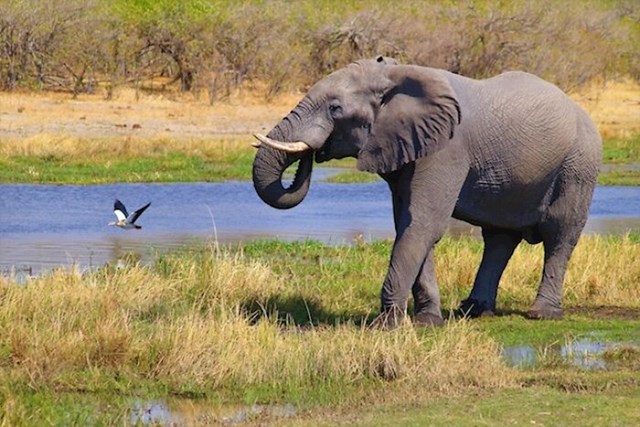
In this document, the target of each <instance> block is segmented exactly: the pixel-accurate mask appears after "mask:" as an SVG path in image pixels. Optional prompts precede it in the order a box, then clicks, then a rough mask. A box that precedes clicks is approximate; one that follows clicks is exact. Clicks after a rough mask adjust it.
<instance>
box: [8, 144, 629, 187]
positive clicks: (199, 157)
mask: <svg viewBox="0 0 640 427" xmlns="http://www.w3.org/2000/svg"><path fill="white" fill-rule="evenodd" d="M250 142H251V137H248V136H247V137H241V136H236V137H220V136H216V137H211V138H203V137H199V138H190V139H186V140H185V139H172V138H168V137H155V138H154V137H148V138H145V137H134V136H126V137H109V138H81V137H70V136H67V137H54V136H49V135H38V136H34V137H30V138H26V139H11V138H7V139H4V140H1V141H0V182H1V183H33V184H105V183H111V182H223V181H227V180H249V179H251V165H252V162H253V156H254V153H255V150H254V149H253V148H252V147H251V146H250ZM639 147H640V136H639V135H634V136H632V137H629V138H624V137H615V138H610V139H607V140H605V144H604V154H603V161H604V162H605V164H607V165H613V166H614V167H616V166H617V167H620V166H621V165H629V164H640V149H639ZM327 165H329V166H340V167H345V172H342V173H339V174H337V175H335V176H332V177H330V178H329V179H328V181H329V182H335V183H359V182H371V181H375V180H377V179H379V178H378V176H377V175H374V174H370V173H365V172H358V171H356V170H355V160H354V159H345V160H340V161H334V162H331V163H328V164H327ZM598 183H599V184H600V185H640V170H638V169H635V170H624V169H621V170H615V169H613V170H609V171H605V172H602V173H601V174H600V176H599V178H598Z"/></svg>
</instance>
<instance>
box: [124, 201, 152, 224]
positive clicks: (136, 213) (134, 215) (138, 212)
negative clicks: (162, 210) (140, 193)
mask: <svg viewBox="0 0 640 427" xmlns="http://www.w3.org/2000/svg"><path fill="white" fill-rule="evenodd" d="M150 205H151V202H149V203H147V204H146V205H144V206H143V207H141V208H140V209H136V210H135V211H134V212H133V213H132V214H131V215H129V216H128V217H127V221H128V222H130V223H131V224H133V223H135V222H136V220H137V219H138V217H139V216H140V215H142V212H144V211H145V210H146V209H147V208H148V207H149V206H150Z"/></svg>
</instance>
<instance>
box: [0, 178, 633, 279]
mask: <svg viewBox="0 0 640 427" xmlns="http://www.w3.org/2000/svg"><path fill="white" fill-rule="evenodd" d="M315 175H316V177H321V175H322V174H315ZM311 187H312V188H311V190H310V191H309V195H308V196H307V198H306V199H305V201H304V202H303V203H301V204H300V205H299V206H298V207H296V208H294V209H290V210H277V209H273V208H270V207H269V206H267V205H266V204H264V203H263V202H262V201H261V200H260V199H259V198H258V196H257V195H256V194H255V191H254V189H253V185H252V184H251V183H250V182H228V183H189V184H114V185H99V186H74V185H63V186H60V185H0V271H3V272H7V271H8V270H9V269H11V268H12V267H16V266H29V267H30V268H32V269H33V274H38V273H39V272H41V271H43V270H45V271H46V270H49V269H51V268H54V267H56V266H61V265H70V264H73V263H75V264H77V265H78V266H80V267H82V268H86V267H96V266H101V265H104V263H105V262H114V261H116V260H117V259H119V258H121V257H123V256H124V255H126V254H128V253H132V252H133V253H136V254H138V255H139V256H140V258H141V260H142V261H143V262H146V261H148V260H149V259H151V258H152V257H153V255H154V254H155V253H156V252H157V251H159V250H167V249H172V248H178V247H181V246H185V245H189V244H191V243H193V242H195V241H202V240H203V239H214V236H215V237H217V239H218V241H219V242H221V243H226V242H235V241H241V240H249V239H259V238H278V239H283V240H304V239H316V240H320V241H323V242H327V243H330V244H339V243H351V242H352V241H353V240H354V239H356V238H359V239H364V240H372V239H381V238H392V237H393V235H394V232H393V222H392V219H391V215H392V214H391V201H390V195H389V190H388V188H387V186H386V184H385V183H384V182H382V181H378V182H374V183H370V184H330V183H325V182H319V181H318V180H315V179H314V182H313V183H312V185H311ZM116 197H118V198H120V199H121V200H122V201H123V202H124V203H125V204H126V205H127V206H130V207H136V206H142V205H143V204H144V203H146V202H148V201H151V202H152V204H151V207H150V208H149V209H148V210H147V211H146V212H145V214H144V215H143V216H142V217H141V218H140V220H139V223H140V225H142V227H143V228H142V230H121V229H117V228H115V227H108V226H107V223H108V222H110V221H113V220H114V218H115V217H114V215H113V211H112V209H113V199H114V198H116ZM630 230H640V188H636V187H602V188H597V189H596V193H595V197H594V202H593V205H592V209H591V216H590V218H589V221H588V223H587V227H586V230H585V231H586V232H587V233H601V234H605V233H607V234H621V233H626V232H628V231H630ZM214 231H216V232H217V233H214ZM450 232H451V233H453V234H472V235H478V229H477V228H474V227H471V226H469V225H467V224H465V223H462V222H459V221H452V222H451V225H450Z"/></svg>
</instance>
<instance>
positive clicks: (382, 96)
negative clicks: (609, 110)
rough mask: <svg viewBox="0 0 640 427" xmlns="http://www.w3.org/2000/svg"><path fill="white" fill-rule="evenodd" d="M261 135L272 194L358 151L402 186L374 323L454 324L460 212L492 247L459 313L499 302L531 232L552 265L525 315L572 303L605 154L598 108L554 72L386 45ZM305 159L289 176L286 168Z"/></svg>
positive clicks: (282, 194) (301, 191) (263, 180)
mask: <svg viewBox="0 0 640 427" xmlns="http://www.w3.org/2000/svg"><path fill="white" fill-rule="evenodd" d="M255 136H256V138H258V140H259V142H258V143H256V144H255V145H256V146H257V148H258V150H257V152H256V156H255V158H254V162H253V184H254V188H255V190H256V192H257V194H258V196H259V197H260V198H261V199H262V200H263V201H264V202H265V203H267V204H268V205H270V206H272V207H274V208H278V209H289V208H292V207H294V206H296V205H297V204H299V203H300V202H301V201H302V200H303V199H304V198H305V196H306V194H307V192H308V190H309V185H310V177H311V174H312V169H313V160H314V158H315V161H316V162H318V163H321V162H325V161H327V160H330V159H339V158H344V157H354V158H356V162H357V168H358V169H359V170H362V171H368V172H371V173H375V174H378V175H379V176H380V177H382V179H384V180H385V181H386V182H387V184H388V187H389V189H390V192H391V198H392V204H393V220H394V225H395V231H396V237H395V240H394V242H393V247H392V250H391V257H390V261H389V265H388V271H387V274H386V277H385V279H384V282H383V285H382V290H381V295H380V299H381V312H380V315H379V316H378V317H377V319H376V321H375V322H374V323H377V324H379V325H381V326H383V327H394V326H397V325H398V324H399V323H400V322H402V321H404V319H405V318H406V316H407V307H408V300H409V298H410V296H411V295H410V293H411V294H412V296H413V302H414V304H413V305H414V315H413V323H414V324H417V325H431V326H441V325H443V324H444V320H443V316H442V310H441V301H440V293H439V289H438V286H437V282H436V277H435V271H434V245H436V243H437V242H438V241H439V240H440V239H441V237H442V236H443V234H444V233H445V231H446V229H447V225H448V221H449V218H450V217H453V218H457V219H459V220H462V221H465V222H468V223H470V224H472V225H475V226H478V227H480V228H481V231H482V239H483V243H484V248H483V254H482V259H481V262H480V265H479V268H478V271H477V274H476V277H475V280H474V282H473V285H472V287H471V291H470V294H469V296H468V297H467V298H466V299H464V300H462V301H461V302H460V305H459V309H458V310H459V312H462V313H464V314H465V315H466V316H468V317H478V316H484V315H492V314H495V312H496V298H497V291H498V285H499V281H500V278H501V276H502V273H503V271H504V269H505V267H506V265H507V263H508V261H509V259H510V258H511V256H512V254H513V252H514V250H515V249H516V247H517V246H518V245H519V244H520V243H521V241H522V240H525V241H527V242H529V243H530V244H537V243H542V244H543V248H544V266H543V273H542V277H541V280H540V284H539V287H538V291H537V295H536V297H535V300H534V301H533V303H532V305H530V306H529V309H528V311H527V312H526V313H525V315H526V316H527V317H528V318H531V319H558V318H562V316H563V307H562V293H563V291H562V287H563V282H564V276H565V272H566V269H567V264H568V261H569V258H570V256H571V254H572V252H573V249H574V247H575V246H576V244H577V242H578V239H579V237H580V234H581V232H582V229H583V227H584V225H585V223H586V220H587V215H588V211H589V206H590V203H591V198H592V195H593V191H594V187H595V184H596V177H597V175H598V172H599V167H600V162H601V157H602V141H601V138H600V135H599V132H598V130H597V128H596V126H595V124H594V123H593V121H592V120H591V119H590V118H589V116H588V115H587V114H586V113H585V112H584V111H583V110H582V109H581V108H580V107H579V106H578V105H577V104H576V103H574V102H573V101H572V100H571V99H570V98H569V97H568V96H567V95H566V94H565V93H564V92H563V91H562V90H560V89H559V88H558V87H556V86H555V85H553V84H551V83H549V82H547V81H545V80H543V79H541V78H539V77H537V76H534V75H532V74H529V73H526V72H522V71H508V72H505V73H502V74H500V75H497V76H494V77H491V78H487V79H483V80H476V79H471V78H467V77H464V76H461V75H457V74H453V73H451V72H448V71H446V70H442V69H436V68H429V67H425V66H419V65H410V64H399V63H397V62H396V61H394V60H392V59H389V58H384V57H377V58H372V59H363V60H360V61H357V62H355V63H352V64H350V65H348V66H346V67H344V68H341V69H338V70H336V71H334V72H332V73H331V74H329V75H328V76H327V77H325V78H323V79H321V80H320V81H318V82H317V83H315V84H314V85H313V86H312V87H311V88H310V89H309V91H308V93H307V94H306V95H305V96H304V97H303V99H302V100H301V101H300V102H299V103H298V104H297V105H296V106H295V107H294V108H293V110H292V111H291V112H290V113H288V114H287V115H286V117H284V118H283V119H282V120H281V121H280V122H278V123H277V124H276V125H275V126H274V127H273V129H271V130H270V131H269V132H268V133H267V135H266V136H264V135H259V134H256V135H255ZM295 162H298V165H297V170H296V173H295V177H294V179H293V181H292V182H291V184H290V185H288V186H286V187H285V186H284V185H283V184H282V174H283V171H284V170H285V169H286V168H288V167H289V166H290V165H292V164H293V163H295Z"/></svg>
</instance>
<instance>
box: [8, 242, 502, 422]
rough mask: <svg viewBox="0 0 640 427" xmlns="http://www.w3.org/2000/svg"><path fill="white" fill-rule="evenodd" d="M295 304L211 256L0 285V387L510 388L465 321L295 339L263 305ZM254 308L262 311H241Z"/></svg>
mask: <svg viewBox="0 0 640 427" xmlns="http://www.w3.org/2000/svg"><path fill="white" fill-rule="evenodd" d="M294 293H295V289H291V288H290V287H288V286H286V284H285V283H284V281H283V279H282V277H279V276H278V275H276V274H274V273H273V271H272V270H271V268H270V267H269V266H268V265H265V264H264V263H262V262H256V261H252V260H251V259H247V258H245V257H242V256H238V255H235V256H233V255H228V254H227V255H224V254H222V255H221V254H217V255H215V254H211V253H204V254H201V256H200V257H188V258H168V259H164V260H163V261H161V262H160V264H158V266H157V268H156V269H149V268H145V267H140V266H132V267H128V268H125V269H122V270H115V271H114V270H104V271H101V272H99V273H96V274H90V275H81V274H79V273H78V272H74V271H71V272H63V271H59V272H57V273H54V274H52V275H49V276H45V277H39V278H36V279H34V280H33V281H31V282H30V283H29V284H28V285H26V286H16V285H15V284H13V283H10V282H8V281H7V280H6V279H0V301H1V302H2V304H0V379H1V380H2V381H1V382H2V383H3V384H22V385H24V386H27V387H28V388H30V389H34V390H43V389H55V390H66V391H70V390H84V391H106V390H105V388H106V389H109V387H110V385H109V384H110V380H109V378H128V380H125V381H124V382H125V383H126V382H127V381H132V382H133V383H136V382H141V381H157V382H160V383H162V384H164V385H165V386H167V387H168V389H169V392H173V393H177V392H179V391H181V390H184V391H188V390H190V391H191V392H197V393H206V392H207V390H225V389H226V390H233V389H234V388H236V387H241V388H242V387H251V386H254V387H255V386H263V387H268V388H272V387H273V388H276V389H277V388H278V387H293V388H294V389H295V388H296V387H298V388H304V387H313V386H315V385H319V384H334V385H335V384H345V385H346V384H356V385H357V384H366V383H368V382H370V381H374V382H376V381H381V382H388V383H394V382H400V383H401V384H403V385H407V386H410V385H411V384H430V389H431V390H433V391H441V392H451V393H455V392H456V390H460V389H462V388H468V387H478V388H489V389H490V388H496V387H505V386H509V385H514V376H513V373H512V372H511V371H510V370H509V369H507V368H505V367H504V366H503V365H502V363H501V361H500V357H499V346H498V345H497V344H496V342H495V341H493V340H490V339H488V338H487V337H486V335H485V334H482V333H480V332H479V331H477V330H476V329H475V328H474V327H473V326H472V325H471V324H469V323H468V322H459V323H456V324H455V325H451V327H449V328H446V329H444V330H442V331H438V332H437V333H434V334H433V335H430V334H429V335H424V334H419V333H418V331H416V330H414V329H413V328H411V326H409V325H407V326H406V327H404V328H401V329H399V330H397V331H394V332H390V333H389V332H383V331H374V330H368V329H366V328H364V327H358V326H354V325H353V324H348V323H347V324H344V325H338V326H335V327H332V328H326V327H317V328H316V327H312V328H309V329H306V330H300V329H298V328H297V327H296V326H295V325H294V324H288V323H284V324H283V323H281V321H280V320H279V317H278V313H274V312H272V311H271V310H273V307H271V305H270V303H269V301H270V300H272V299H273V298H274V297H275V296H276V295H277V296H278V298H282V296H283V295H285V296H286V295H292V294H294ZM256 305H257V306H259V307H262V310H264V311H263V312H260V311H259V312H257V313H251V312H250V311H248V310H247V307H249V306H256ZM471 360H473V363H471V362H470V361H471ZM477 366H482V369H477ZM5 391H6V390H0V402H2V401H3V398H2V397H3V396H2V393H3V392H5ZM5 397H6V396H5ZM1 413H2V410H1V408H0V414H1Z"/></svg>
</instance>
